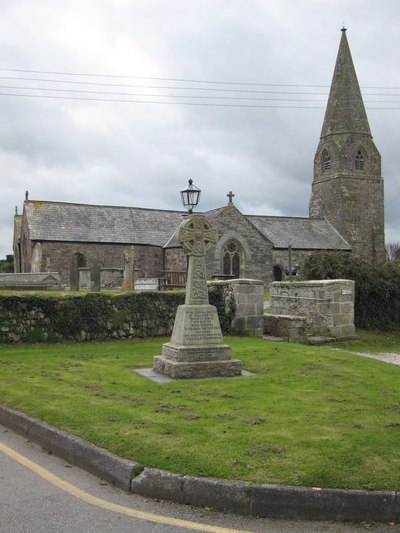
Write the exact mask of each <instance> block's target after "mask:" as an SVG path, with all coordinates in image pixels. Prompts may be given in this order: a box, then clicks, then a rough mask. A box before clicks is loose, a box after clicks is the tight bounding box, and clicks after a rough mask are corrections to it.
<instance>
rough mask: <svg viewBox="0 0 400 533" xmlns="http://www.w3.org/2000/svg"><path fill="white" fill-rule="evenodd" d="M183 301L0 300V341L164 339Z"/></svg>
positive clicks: (100, 297)
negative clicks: (157, 337)
mask: <svg viewBox="0 0 400 533" xmlns="http://www.w3.org/2000/svg"><path fill="white" fill-rule="evenodd" d="M184 299H185V295H184V294H183V293H159V292H143V293H138V294H136V293H130V294H126V295H116V296H111V295H105V294H102V293H98V292H97V293H95V292H93V293H87V294H84V295H81V296H70V297H68V296H63V297H51V296H45V295H43V296H27V295H12V296H0V343H11V342H61V341H66V340H67V341H88V340H106V339H125V338H135V337H156V336H168V335H170V334H171V331H172V327H173V324H174V319H175V313H176V309H177V307H178V305H181V304H183V302H184Z"/></svg>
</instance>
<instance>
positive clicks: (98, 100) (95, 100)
mask: <svg viewBox="0 0 400 533" xmlns="http://www.w3.org/2000/svg"><path fill="white" fill-rule="evenodd" d="M0 96H16V97H25V98H45V99H54V100H82V101H89V102H90V101H91V102H115V103H132V104H161V105H186V106H204V107H241V108H265V109H325V106H314V105H308V106H300V105H261V104H260V105H256V104H248V105H244V104H227V103H210V102H207V103H206V102H162V101H157V100H127V99H117V98H87V97H83V96H56V95H47V94H20V93H0ZM149 96H152V97H153V98H154V97H157V95H149ZM227 99H228V100H229V98H227ZM254 100H258V99H257V98H255V99H254ZM305 101H306V100H305ZM368 109H369V110H371V109H375V110H395V109H400V107H368Z"/></svg>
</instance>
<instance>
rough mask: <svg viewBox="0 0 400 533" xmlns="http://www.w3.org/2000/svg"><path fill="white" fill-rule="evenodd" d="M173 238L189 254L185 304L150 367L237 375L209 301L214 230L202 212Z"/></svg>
mask: <svg viewBox="0 0 400 533" xmlns="http://www.w3.org/2000/svg"><path fill="white" fill-rule="evenodd" d="M175 236H176V239H177V240H178V242H179V243H180V244H181V246H182V248H183V249H184V250H185V252H186V253H187V254H188V256H189V268H188V279H187V284H186V298H185V304H184V305H180V306H179V307H178V310H177V313H176V317H175V323H174V329H173V331H172V336H171V341H170V342H168V343H166V344H164V345H163V348H162V355H161V356H157V357H155V358H154V365H153V370H155V371H156V372H160V373H162V374H165V375H167V376H169V377H171V378H177V379H183V378H206V377H222V376H240V375H241V373H242V364H241V362H240V361H238V360H237V359H232V358H231V349H230V347H229V346H227V345H226V344H224V342H223V337H222V332H221V327H220V323H219V318H218V313H217V309H216V307H215V306H213V305H210V304H209V301H208V291H207V276H206V266H205V255H206V253H207V251H208V250H210V249H211V248H212V247H213V246H214V245H215V243H216V241H217V230H216V229H215V228H214V227H213V226H212V225H211V223H210V222H209V221H208V220H207V218H206V217H205V216H204V215H201V214H192V215H189V216H188V217H187V219H186V220H185V221H184V222H182V224H181V225H180V226H179V228H178V230H177V232H176V235H175Z"/></svg>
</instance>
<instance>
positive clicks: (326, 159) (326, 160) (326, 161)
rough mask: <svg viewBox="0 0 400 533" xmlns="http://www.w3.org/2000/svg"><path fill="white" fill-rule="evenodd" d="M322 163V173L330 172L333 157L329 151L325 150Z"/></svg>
mask: <svg viewBox="0 0 400 533" xmlns="http://www.w3.org/2000/svg"><path fill="white" fill-rule="evenodd" d="M321 162H322V172H329V171H330V169H331V156H330V155H329V152H328V150H323V152H322V156H321Z"/></svg>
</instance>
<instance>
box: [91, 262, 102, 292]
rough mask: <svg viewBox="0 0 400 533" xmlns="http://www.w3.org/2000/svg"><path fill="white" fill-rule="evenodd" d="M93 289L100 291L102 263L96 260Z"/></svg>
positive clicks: (93, 266) (93, 270)
mask: <svg viewBox="0 0 400 533" xmlns="http://www.w3.org/2000/svg"><path fill="white" fill-rule="evenodd" d="M91 273H92V291H93V292H100V289H101V287H100V275H101V272H100V265H99V264H98V263H97V262H94V263H93V265H92V272H91Z"/></svg>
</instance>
